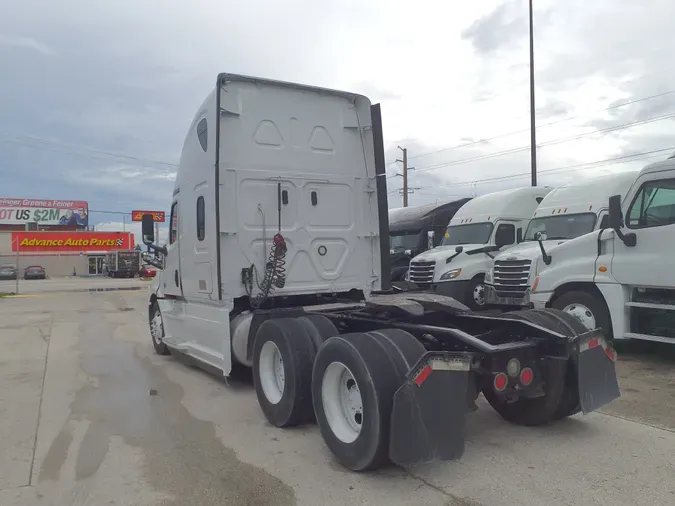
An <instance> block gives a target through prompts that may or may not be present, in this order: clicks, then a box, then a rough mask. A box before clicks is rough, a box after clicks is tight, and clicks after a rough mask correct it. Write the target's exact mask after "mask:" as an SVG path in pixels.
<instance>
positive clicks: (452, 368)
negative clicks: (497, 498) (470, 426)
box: [389, 352, 472, 466]
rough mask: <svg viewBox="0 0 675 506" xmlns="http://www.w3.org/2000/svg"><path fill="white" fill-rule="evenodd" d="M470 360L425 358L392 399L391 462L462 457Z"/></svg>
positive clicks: (435, 354) (446, 356)
mask: <svg viewBox="0 0 675 506" xmlns="http://www.w3.org/2000/svg"><path fill="white" fill-rule="evenodd" d="M471 362H472V357H471V355H468V354H450V353H443V352H428V353H425V354H424V355H423V356H422V357H421V358H420V360H419V361H418V362H417V364H415V366H413V368H412V369H411V370H410V372H409V373H408V377H407V379H406V382H405V383H404V384H403V386H401V387H400V388H399V389H398V391H397V392H396V394H395V395H394V405H393V408H392V414H391V432H390V439H389V458H390V459H391V461H392V462H394V463H395V464H398V465H400V466H407V465H411V464H416V463H421V462H430V461H433V460H454V459H458V458H460V457H461V456H462V454H463V453H464V429H465V423H466V414H467V411H468V408H467V404H468V403H467V392H468V383H469V374H470V369H471Z"/></svg>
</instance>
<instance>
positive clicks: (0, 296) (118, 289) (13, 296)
mask: <svg viewBox="0 0 675 506" xmlns="http://www.w3.org/2000/svg"><path fill="white" fill-rule="evenodd" d="M147 289H148V287H147V286H120V287H112V288H71V289H66V290H54V291H50V292H39V293H25V294H19V295H16V294H15V293H14V292H10V293H0V299H22V298H33V297H48V296H50V295H57V294H59V293H73V292H76V293H78V292H79V293H86V292H138V291H140V290H147Z"/></svg>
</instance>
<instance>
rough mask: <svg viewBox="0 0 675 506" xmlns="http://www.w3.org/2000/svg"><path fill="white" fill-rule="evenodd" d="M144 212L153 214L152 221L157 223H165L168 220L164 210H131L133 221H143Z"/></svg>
mask: <svg viewBox="0 0 675 506" xmlns="http://www.w3.org/2000/svg"><path fill="white" fill-rule="evenodd" d="M144 214H152V221H154V222H155V223H164V222H165V221H166V214H165V213H164V211H131V221H143V215H144Z"/></svg>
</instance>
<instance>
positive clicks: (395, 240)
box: [389, 232, 420, 251]
mask: <svg viewBox="0 0 675 506" xmlns="http://www.w3.org/2000/svg"><path fill="white" fill-rule="evenodd" d="M419 235H420V234H419V232H394V233H393V234H391V235H390V236H389V248H391V249H393V250H394V251H405V250H407V249H415V248H417V246H418V242H419Z"/></svg>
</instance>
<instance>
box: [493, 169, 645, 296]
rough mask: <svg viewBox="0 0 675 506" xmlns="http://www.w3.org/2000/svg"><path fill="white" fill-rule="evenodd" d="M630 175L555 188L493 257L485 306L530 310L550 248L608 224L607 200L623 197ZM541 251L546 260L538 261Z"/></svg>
mask: <svg viewBox="0 0 675 506" xmlns="http://www.w3.org/2000/svg"><path fill="white" fill-rule="evenodd" d="M636 177H637V172H636V171H630V172H622V173H615V174H607V175H602V176H598V177H593V178H585V179H584V178H582V179H577V180H575V181H573V182H571V183H568V184H566V185H563V186H560V187H558V188H555V189H554V190H553V191H551V192H550V193H549V194H548V195H546V198H544V200H542V202H541V204H539V207H537V210H536V211H535V212H534V214H533V215H532V220H531V221H530V224H529V225H528V226H527V230H526V232H525V236H524V237H523V242H521V243H520V244H518V245H517V246H514V247H513V248H510V249H509V250H508V251H506V252H503V253H500V254H498V255H497V256H496V257H495V261H494V265H493V267H492V268H491V269H490V270H489V271H488V273H487V274H486V275H485V301H486V303H487V304H488V305H489V306H493V307H497V306H501V307H507V308H508V307H513V308H515V307H531V306H532V303H531V302H530V290H531V287H532V283H534V280H535V278H536V277H537V273H538V271H539V270H541V269H545V268H546V266H547V264H546V262H547V261H548V258H549V256H550V255H552V254H553V252H554V251H555V248H556V247H557V246H558V245H560V244H562V243H564V242H565V241H568V240H570V239H574V238H576V237H579V236H582V235H584V234H588V233H590V232H592V231H594V230H602V229H606V228H607V227H608V226H609V209H608V202H609V197H611V196H612V195H616V194H620V195H622V196H625V195H626V193H627V192H628V190H629V189H630V187H631V185H632V184H633V181H635V178H636ZM544 253H546V257H544Z"/></svg>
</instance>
